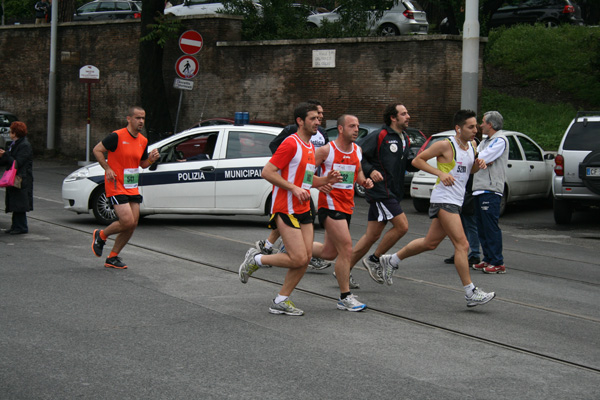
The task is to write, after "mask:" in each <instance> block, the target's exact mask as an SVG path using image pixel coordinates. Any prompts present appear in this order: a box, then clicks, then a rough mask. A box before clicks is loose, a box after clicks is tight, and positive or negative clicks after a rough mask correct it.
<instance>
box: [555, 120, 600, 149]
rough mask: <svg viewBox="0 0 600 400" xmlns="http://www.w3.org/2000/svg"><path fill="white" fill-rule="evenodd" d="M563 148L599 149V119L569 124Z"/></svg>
mask: <svg viewBox="0 0 600 400" xmlns="http://www.w3.org/2000/svg"><path fill="white" fill-rule="evenodd" d="M563 150H600V121H599V122H589V121H588V122H587V123H584V121H581V122H575V123H574V124H573V125H571V129H570V130H569V132H568V134H567V137H566V138H565V142H564V144H563Z"/></svg>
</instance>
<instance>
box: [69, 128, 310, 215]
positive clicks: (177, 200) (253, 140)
mask: <svg viewBox="0 0 600 400" xmlns="http://www.w3.org/2000/svg"><path fill="white" fill-rule="evenodd" d="M280 132H281V128H274V127H269V126H258V125H242V126H237V125H218V126H206V127H200V128H193V129H190V130H187V131H184V132H181V133H178V134H176V135H173V136H171V137H169V138H167V139H163V140H161V141H159V142H157V143H155V144H153V145H150V146H149V150H152V149H154V148H157V149H158V150H159V152H160V159H159V161H157V162H156V163H154V164H153V165H151V166H150V167H149V168H147V169H141V168H140V176H139V191H140V194H141V195H142V196H143V198H144V200H143V203H142V204H141V206H140V214H141V215H149V214H214V215H234V214H252V215H265V214H268V213H269V210H270V204H271V190H272V185H271V184H270V183H269V182H267V181H266V180H264V179H262V178H261V176H260V175H261V172H262V168H263V167H264V166H265V164H266V163H267V161H269V159H270V158H271V151H270V150H269V143H270V142H271V140H273V138H275V136H277V135H278V134H279V133H280ZM311 192H312V193H311V194H312V199H313V200H312V201H313V202H314V204H316V200H317V193H318V192H317V190H316V189H313V190H312V191H311ZM62 197H63V201H64V206H65V209H66V210H69V211H74V212H76V213H79V214H81V213H89V212H90V210H92V212H93V213H94V216H95V217H96V220H98V222H100V223H101V224H108V223H110V222H111V221H114V220H115V219H116V216H115V213H114V210H113V209H112V208H111V207H110V205H109V203H108V201H107V199H106V194H105V192H104V169H103V168H102V167H101V166H100V165H99V164H98V163H94V164H91V165H89V166H86V167H83V168H80V169H78V170H77V171H75V172H73V173H71V174H70V175H69V176H67V177H66V178H65V180H64V181H63V186H62Z"/></svg>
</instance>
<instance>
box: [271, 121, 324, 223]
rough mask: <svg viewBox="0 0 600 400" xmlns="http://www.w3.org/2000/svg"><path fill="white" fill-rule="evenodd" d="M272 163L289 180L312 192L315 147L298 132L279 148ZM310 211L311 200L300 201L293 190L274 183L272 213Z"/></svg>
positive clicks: (301, 212)
mask: <svg viewBox="0 0 600 400" xmlns="http://www.w3.org/2000/svg"><path fill="white" fill-rule="evenodd" d="M269 161H270V162H271V164H273V165H275V166H276V167H277V168H279V174H280V175H281V176H282V178H283V179H285V180H287V181H288V182H290V183H292V184H294V185H296V186H298V187H301V188H302V189H304V190H306V191H308V192H309V193H310V188H311V187H312V183H313V175H314V173H315V148H314V146H313V145H312V143H306V142H304V141H303V140H302V139H300V137H299V136H298V135H297V134H295V133H294V134H293V135H290V136H288V137H287V138H286V139H285V140H284V141H283V142H282V143H281V145H280V146H279V147H278V148H277V151H276V152H275V154H273V157H271V159H270V160H269ZM308 211H310V201H305V202H303V203H302V202H300V200H298V198H296V196H294V195H293V194H292V192H290V191H288V190H285V189H282V188H280V187H279V186H275V185H273V201H272V202H271V214H274V213H278V212H279V213H284V214H303V213H305V212H308Z"/></svg>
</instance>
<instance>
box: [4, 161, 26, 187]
mask: <svg viewBox="0 0 600 400" xmlns="http://www.w3.org/2000/svg"><path fill="white" fill-rule="evenodd" d="M16 164H17V162H16V161H13V164H12V166H11V167H10V168H9V169H7V170H6V171H4V173H3V174H2V178H0V187H11V186H12V187H16V188H17V189H20V188H21V180H22V178H21V177H20V176H17V168H16Z"/></svg>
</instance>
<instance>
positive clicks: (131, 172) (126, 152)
mask: <svg viewBox="0 0 600 400" xmlns="http://www.w3.org/2000/svg"><path fill="white" fill-rule="evenodd" d="M115 133H116V134H117V135H118V136H119V142H118V144H117V148H116V150H115V151H109V152H108V158H107V162H108V165H109V166H110V168H111V169H112V170H113V171H114V172H115V174H116V175H117V180H116V183H115V182H108V181H107V182H105V184H104V187H105V190H106V195H107V196H108V197H111V196H116V195H119V194H126V195H130V196H135V195H138V194H140V192H139V190H138V179H139V173H140V161H141V160H142V156H143V155H144V152H145V151H146V148H147V146H148V139H146V137H145V136H144V135H142V134H141V133H139V134H138V135H137V137H133V136H131V134H130V133H129V131H128V130H127V128H123V129H119V130H118V131H115Z"/></svg>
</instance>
